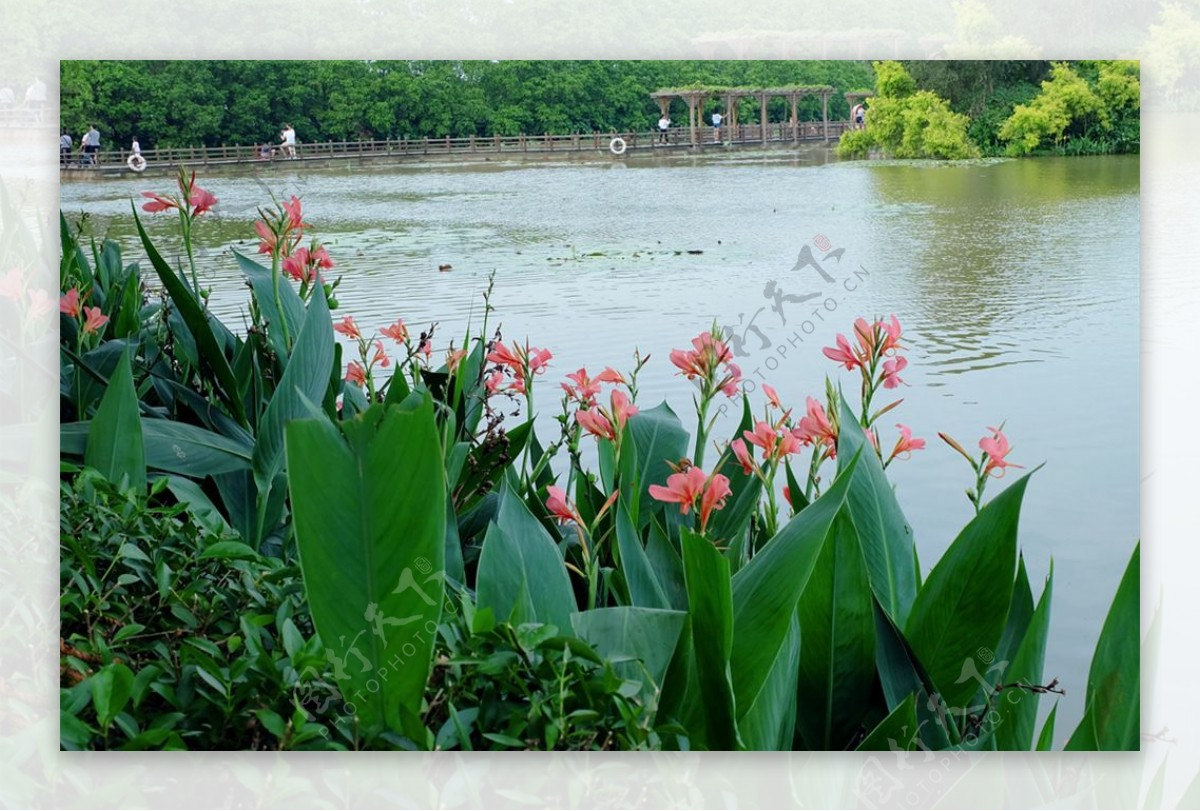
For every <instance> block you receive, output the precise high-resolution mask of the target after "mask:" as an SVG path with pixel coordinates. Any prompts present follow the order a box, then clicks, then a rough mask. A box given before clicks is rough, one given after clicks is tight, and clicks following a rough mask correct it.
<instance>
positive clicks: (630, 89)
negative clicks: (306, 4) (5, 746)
mask: <svg viewBox="0 0 1200 811" xmlns="http://www.w3.org/2000/svg"><path fill="white" fill-rule="evenodd" d="M870 75H871V74H870V68H869V65H868V64H867V63H866V62H861V61H857V62H851V61H846V62H837V61H823V60H804V61H796V60H791V61H787V60H761V61H718V60H714V61H695V60H670V61H667V60H643V61H608V60H604V61H596V60H594V61H564V60H500V61H497V62H492V61H490V60H474V61H434V60H403V61H396V60H370V61H367V60H361V61H349V60H322V61H313V60H297V61H279V60H265V61H211V60H208V61H205V60H196V61H187V62H163V61H147V60H127V61H108V60H106V61H65V62H63V63H62V68H61V78H60V86H61V87H62V92H63V100H62V116H61V117H62V123H63V126H64V127H66V128H67V129H68V130H69V131H71V132H72V133H76V132H83V131H84V130H86V129H87V127H88V126H89V125H90V124H92V123H96V124H97V125H98V127H99V129H100V132H101V134H102V137H103V138H104V141H103V142H102V144H103V145H104V146H105V147H107V146H110V145H119V146H123V147H127V146H128V144H129V142H130V139H131V138H132V137H133V136H135V135H136V136H138V137H139V138H140V143H141V146H142V148H143V149H147V148H152V147H177V146H197V145H205V146H216V145H220V144H223V143H224V144H257V143H263V142H266V141H271V142H274V141H278V139H279V132H280V130H281V128H282V126H283V124H284V122H291V123H292V124H293V125H294V126H295V128H296V131H297V135H298V137H299V139H300V140H301V141H302V142H304V141H309V142H313V141H325V140H354V139H358V138H365V139H370V138H402V137H407V138H421V137H430V138H438V137H442V136H445V135H451V136H455V137H465V136H468V135H481V136H491V135H493V134H495V135H517V134H520V133H527V134H531V135H540V134H542V133H547V132H548V133H559V134H561V133H571V132H591V131H601V132H603V131H607V130H610V129H615V130H630V129H640V130H645V129H649V128H650V127H652V126H653V125H654V122H655V121H657V120H658V116H659V112H658V104H657V102H655V101H654V100H652V99H651V98H650V93H652V92H653V91H655V90H658V89H659V88H663V87H683V86H687V85H691V84H696V85H703V86H710V87H723V86H761V87H779V86H786V85H797V84H799V85H824V84H829V85H833V86H835V87H836V88H838V90H839V91H845V90H849V89H850V88H854V87H860V86H862V85H864V84H867V83H868V82H869V81H870ZM742 104H744V105H745V107H744V110H743V112H742V116H743V118H744V120H756V119H757V116H758V102H757V101H756V100H754V99H747V100H745V101H743V102H742ZM799 112H800V115H801V117H802V118H804V119H805V120H811V119H819V118H820V116H821V107H820V102H819V100H816V99H807V100H806V101H805V102H804V103H803V104H802V105H801V107H800V111H799ZM847 112H848V107H847V105H846V102H845V99H843V98H842V97H841V95H840V92H839V93H836V94H835V95H834V96H833V98H832V99H831V103H830V114H831V115H834V116H839V115H840V116H845V115H846V114H847ZM769 113H770V116H771V118H772V120H776V121H778V120H783V119H784V118H785V117H786V116H788V115H790V113H791V110H790V108H788V107H787V103H786V101H785V100H783V99H774V100H772V101H771V102H770V109H769ZM747 116H748V118H747ZM673 117H675V118H676V119H685V118H686V107H685V106H684V104H683V102H681V101H679V100H676V101H675V109H674V111H673Z"/></svg>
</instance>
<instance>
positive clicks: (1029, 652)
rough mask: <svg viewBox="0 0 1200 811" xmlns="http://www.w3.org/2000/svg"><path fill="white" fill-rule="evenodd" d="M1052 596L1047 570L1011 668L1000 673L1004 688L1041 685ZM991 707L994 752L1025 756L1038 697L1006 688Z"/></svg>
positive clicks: (1018, 689) (1051, 573) (1031, 743)
mask: <svg viewBox="0 0 1200 811" xmlns="http://www.w3.org/2000/svg"><path fill="white" fill-rule="evenodd" d="M1019 582H1020V580H1019V578H1018V583H1019ZM1026 582H1028V581H1026ZM1053 594H1054V569H1053V567H1051V569H1050V575H1049V576H1048V577H1047V578H1046V587H1045V589H1044V590H1043V591H1042V596H1041V598H1040V599H1039V600H1038V604H1037V608H1036V609H1035V610H1034V612H1033V617H1032V618H1031V619H1030V620H1029V623H1028V625H1027V626H1026V629H1025V632H1024V637H1023V638H1022V639H1021V642H1020V644H1019V645H1017V647H1016V650H1015V651H1014V652H1013V658H1012V664H1010V665H1009V667H1008V669H1007V670H1005V671H1004V682H1005V683H1006V684H1015V683H1017V682H1020V683H1021V684H1028V685H1040V684H1041V683H1042V663H1043V661H1044V660H1045V657H1046V637H1047V636H1048V635H1049V632H1050V603H1051V597H1052V595H1053ZM995 703H996V710H997V711H998V712H999V714H1000V718H999V720H998V721H997V722H996V724H995V727H996V746H997V748H999V749H1004V750H1017V751H1021V752H1028V751H1029V750H1030V748H1031V747H1032V746H1033V733H1034V727H1035V725H1036V723H1037V708H1038V694H1037V693H1033V692H1029V691H1027V690H1023V689H1021V688H1019V687H1010V688H1008V689H1006V690H1004V691H1003V692H1002V693H1001V694H1000V695H999V696H998V697H997V698H996V699H995Z"/></svg>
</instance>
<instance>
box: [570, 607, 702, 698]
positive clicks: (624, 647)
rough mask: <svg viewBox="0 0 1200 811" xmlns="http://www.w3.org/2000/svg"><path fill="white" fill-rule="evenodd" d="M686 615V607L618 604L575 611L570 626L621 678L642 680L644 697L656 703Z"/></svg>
mask: <svg viewBox="0 0 1200 811" xmlns="http://www.w3.org/2000/svg"><path fill="white" fill-rule="evenodd" d="M686 619H687V613H686V612H683V611H663V610H659V609H654V608H638V607H634V606H617V607H614V608H597V609H593V610H591V611H584V612H580V613H577V614H572V615H571V626H572V628H574V630H575V633H576V635H577V636H579V637H581V638H582V639H584V640H586V641H587V642H588V643H590V644H591V645H592V647H594V648H595V649H596V652H597V653H599V654H600V655H601V656H603V657H604V658H605V659H607V660H608V661H610V662H612V663H613V664H614V666H615V669H616V671H617V673H618V674H619V675H620V676H621V677H622V678H624V679H629V680H632V681H638V682H641V684H642V695H643V697H644V700H645V701H647V702H648V703H654V704H656V703H657V699H656V696H657V695H658V693H659V691H660V690H661V689H662V685H663V681H664V679H665V677H666V674H667V665H669V664H670V662H671V656H672V655H673V654H674V653H675V647H676V645H677V644H678V643H679V634H680V632H681V631H682V630H683V626H684V622H685V621H686Z"/></svg>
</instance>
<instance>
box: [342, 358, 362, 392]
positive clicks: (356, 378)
mask: <svg viewBox="0 0 1200 811" xmlns="http://www.w3.org/2000/svg"><path fill="white" fill-rule="evenodd" d="M345 380H347V381H348V382H350V383H353V384H354V385H356V386H365V385H366V384H367V370H366V369H364V368H363V365H362V364H361V363H359V362H358V361H356V360H352V361H350V363H349V364H348V365H347V366H346V377H345Z"/></svg>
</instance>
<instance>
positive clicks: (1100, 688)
mask: <svg viewBox="0 0 1200 811" xmlns="http://www.w3.org/2000/svg"><path fill="white" fill-rule="evenodd" d="M1140 574H1141V544H1140V543H1139V544H1138V545H1137V546H1135V547H1134V548H1133V557H1131V558H1130V559H1129V565H1128V566H1127V567H1126V568H1125V574H1124V576H1123V577H1122V578H1121V585H1120V586H1118V587H1117V594H1116V597H1114V598H1113V602H1112V606H1111V607H1110V608H1109V609H1108V616H1107V617H1106V618H1105V620H1104V627H1103V628H1101V629H1100V639H1099V641H1097V642H1096V652H1095V653H1094V654H1093V655H1092V667H1091V669H1090V670H1089V671H1088V685H1087V698H1086V704H1085V709H1084V714H1083V720H1082V721H1080V722H1079V726H1078V727H1076V728H1075V731H1074V732H1073V733H1071V737H1070V739H1069V740H1068V741H1067V746H1066V749H1067V751H1080V750H1088V751H1091V750H1099V751H1109V750H1124V751H1133V750H1137V749H1138V748H1139V738H1138V736H1139V734H1140V732H1141V673H1140V671H1139V664H1140V659H1141V656H1140V636H1141V627H1140V622H1141V608H1140V605H1139V600H1140V598H1141V591H1140V580H1139V578H1140Z"/></svg>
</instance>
